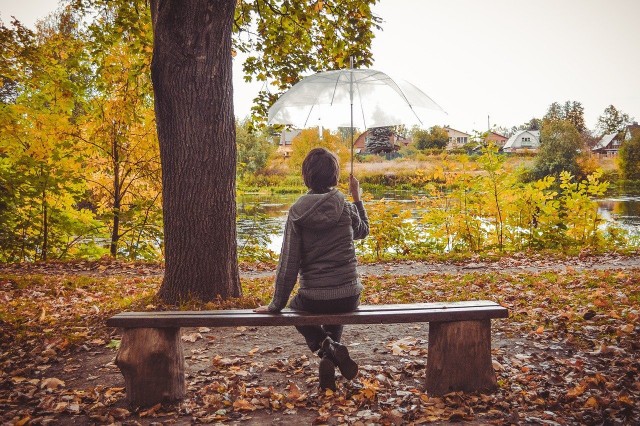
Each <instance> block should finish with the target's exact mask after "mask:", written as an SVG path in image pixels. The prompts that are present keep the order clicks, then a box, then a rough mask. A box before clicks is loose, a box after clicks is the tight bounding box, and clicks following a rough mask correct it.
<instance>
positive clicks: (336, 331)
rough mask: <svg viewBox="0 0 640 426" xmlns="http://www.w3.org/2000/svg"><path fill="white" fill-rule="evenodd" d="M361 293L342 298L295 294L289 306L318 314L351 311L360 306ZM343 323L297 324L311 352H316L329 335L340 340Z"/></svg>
mask: <svg viewBox="0 0 640 426" xmlns="http://www.w3.org/2000/svg"><path fill="white" fill-rule="evenodd" d="M359 304H360V295H358V296H351V297H345V298H342V299H331V300H313V299H308V298H305V297H302V296H300V295H299V294H297V295H295V296H294V297H293V299H291V302H289V307H290V308H291V309H295V310H297V311H307V312H313V313H317V314H337V313H342V312H351V311H354V310H356V309H357V308H358V305H359ZM343 329H344V326H342V325H302V326H296V330H298V331H299V332H300V334H302V336H304V340H305V341H306V342H307V346H309V349H311V352H316V351H318V350H319V349H320V348H321V344H322V341H323V340H324V339H325V338H326V337H327V336H328V337H331V339H332V340H333V341H335V342H339V341H340V338H341V337H342V330H343Z"/></svg>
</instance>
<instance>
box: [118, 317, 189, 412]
mask: <svg viewBox="0 0 640 426" xmlns="http://www.w3.org/2000/svg"><path fill="white" fill-rule="evenodd" d="M116 365H117V366H118V368H120V371H122V375H123V376H124V383H125V388H126V393H127V401H128V402H129V404H130V405H132V406H134V407H148V406H152V405H155V404H157V403H159V402H175V401H179V400H182V399H183V398H184V396H185V389H186V385H185V377H184V354H183V352H182V340H181V339H180V328H125V329H123V332H122V342H121V343H120V350H119V351H118V355H117V356H116Z"/></svg>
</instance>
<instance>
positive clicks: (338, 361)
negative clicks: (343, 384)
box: [322, 337, 358, 380]
mask: <svg viewBox="0 0 640 426" xmlns="http://www.w3.org/2000/svg"><path fill="white" fill-rule="evenodd" d="M322 350H323V351H324V353H325V354H326V355H328V356H329V357H331V360H332V361H333V363H334V364H335V365H337V366H338V368H339V369H340V373H342V376H343V377H344V378H345V379H347V380H351V379H353V378H354V377H356V376H357V375H358V364H356V362H355V361H354V360H352V359H351V357H350V356H349V351H348V350H347V347H346V346H345V345H342V344H340V343H338V342H334V341H333V340H332V339H331V337H327V338H326V339H324V340H323V341H322Z"/></svg>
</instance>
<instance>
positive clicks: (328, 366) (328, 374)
mask: <svg viewBox="0 0 640 426" xmlns="http://www.w3.org/2000/svg"><path fill="white" fill-rule="evenodd" d="M318 376H319V378H320V388H321V389H331V390H332V391H334V392H335V390H336V366H335V364H334V363H333V361H331V359H330V358H329V357H328V356H323V357H322V359H321V360H320V366H319V367H318Z"/></svg>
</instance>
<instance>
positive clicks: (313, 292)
mask: <svg viewBox="0 0 640 426" xmlns="http://www.w3.org/2000/svg"><path fill="white" fill-rule="evenodd" d="M302 176H303V178H304V183H305V185H306V186H307V187H308V188H309V192H308V193H307V194H305V195H303V196H301V197H300V198H299V199H298V200H297V201H296V202H295V203H294V204H293V205H292V206H291V208H290V209H289V215H288V218H287V222H286V225H285V229H284V239H283V242H282V250H281V252H280V260H279V262H278V267H277V271H276V280H275V291H274V295H273V299H272V301H271V303H270V304H269V305H267V306H260V307H259V308H256V309H255V312H274V313H275V312H280V311H281V310H282V309H283V308H284V307H285V306H286V305H287V302H288V301H289V296H290V295H291V292H292V290H293V287H294V286H295V283H296V280H297V278H298V273H299V274H300V283H299V289H298V293H297V294H296V295H295V296H294V297H293V298H292V299H291V301H290V302H289V307H290V308H291V309H295V310H300V311H307V312H313V313H327V314H332V313H342V312H350V311H353V310H355V309H357V307H358V304H359V299H360V292H361V291H362V284H361V282H360V278H359V276H358V272H357V271H356V266H357V260H356V253H355V247H354V244H353V241H354V240H357V239H362V238H365V237H366V236H367V235H368V234H369V219H368V218H367V213H366V211H365V209H364V205H363V203H362V201H361V200H360V183H359V182H358V180H357V179H356V178H355V177H354V176H353V175H350V177H349V192H351V196H352V197H353V201H354V202H353V203H350V202H349V201H347V200H346V199H345V196H344V195H343V194H342V193H341V192H340V191H338V189H336V188H335V186H336V185H337V184H338V177H339V165H338V159H337V157H336V156H335V155H334V154H333V153H332V152H330V151H328V150H326V149H324V148H315V149H312V150H311V151H310V152H309V153H308V154H307V156H306V158H305V159H304V161H303V163H302ZM296 329H297V330H298V331H299V332H300V333H301V334H302V335H303V336H304V338H305V341H306V343H307V345H308V346H309V349H311V351H312V352H315V353H317V354H318V356H319V357H320V358H321V360H320V366H319V378H320V387H321V388H322V389H331V390H335V389H336V383H335V368H336V367H338V369H339V370H340V372H341V373H342V376H343V377H345V378H346V379H347V380H351V379H353V378H354V377H356V375H357V374H358V364H356V362H355V361H353V360H352V359H351V357H350V356H349V351H348V350H347V348H346V346H344V345H343V344H342V343H340V341H341V337H342V331H343V326H342V325H306V326H296Z"/></svg>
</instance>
